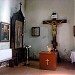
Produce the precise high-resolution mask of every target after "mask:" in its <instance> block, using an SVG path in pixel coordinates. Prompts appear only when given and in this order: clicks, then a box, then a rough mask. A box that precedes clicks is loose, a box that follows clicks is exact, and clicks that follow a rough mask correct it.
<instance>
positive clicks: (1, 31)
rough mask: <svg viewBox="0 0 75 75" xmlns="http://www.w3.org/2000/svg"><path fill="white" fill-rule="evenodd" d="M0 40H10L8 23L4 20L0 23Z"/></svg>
mask: <svg viewBox="0 0 75 75" xmlns="http://www.w3.org/2000/svg"><path fill="white" fill-rule="evenodd" d="M0 41H1V42H9V41H10V24H8V23H5V22H1V23H0Z"/></svg>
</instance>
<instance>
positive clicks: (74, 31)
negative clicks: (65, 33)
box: [73, 26, 75, 36]
mask: <svg viewBox="0 0 75 75" xmlns="http://www.w3.org/2000/svg"><path fill="white" fill-rule="evenodd" d="M73 33H74V36H75V26H73Z"/></svg>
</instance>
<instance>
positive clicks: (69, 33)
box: [24, 0, 74, 59]
mask: <svg viewBox="0 0 75 75" xmlns="http://www.w3.org/2000/svg"><path fill="white" fill-rule="evenodd" d="M52 12H57V13H58V17H59V19H67V20H68V22H67V23H63V24H60V25H59V26H58V29H57V33H58V34H57V42H58V50H59V52H60V54H61V56H62V57H64V58H67V59H68V58H69V56H70V51H71V50H72V49H73V48H74V37H73V25H74V0H26V26H25V27H26V28H25V37H24V38H25V40H24V42H25V44H30V45H31V46H32V47H31V49H30V54H31V56H33V54H34V53H35V55H36V57H37V58H38V57H39V52H40V51H44V50H47V47H46V46H47V45H50V46H51V40H52V34H51V26H50V25H48V24H42V21H43V20H49V19H50V16H51V14H52ZM33 26H35V27H37V26H39V27H40V36H39V37H32V36H31V27H33ZM65 49H66V50H65ZM65 51H66V52H65Z"/></svg>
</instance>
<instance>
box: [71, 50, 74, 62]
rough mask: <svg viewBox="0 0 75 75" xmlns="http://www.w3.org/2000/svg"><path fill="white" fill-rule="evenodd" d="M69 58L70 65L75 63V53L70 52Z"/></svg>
mask: <svg viewBox="0 0 75 75" xmlns="http://www.w3.org/2000/svg"><path fill="white" fill-rule="evenodd" d="M70 58H71V63H73V62H75V51H72V52H71V56H70Z"/></svg>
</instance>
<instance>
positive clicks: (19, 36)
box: [15, 20, 22, 48]
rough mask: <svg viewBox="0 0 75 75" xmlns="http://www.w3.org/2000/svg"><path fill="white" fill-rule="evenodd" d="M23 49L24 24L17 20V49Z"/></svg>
mask: <svg viewBox="0 0 75 75" xmlns="http://www.w3.org/2000/svg"><path fill="white" fill-rule="evenodd" d="M21 47H22V22H21V21H18V20H16V22H15V48H21Z"/></svg>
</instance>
